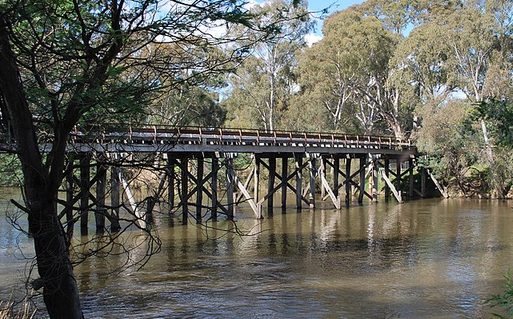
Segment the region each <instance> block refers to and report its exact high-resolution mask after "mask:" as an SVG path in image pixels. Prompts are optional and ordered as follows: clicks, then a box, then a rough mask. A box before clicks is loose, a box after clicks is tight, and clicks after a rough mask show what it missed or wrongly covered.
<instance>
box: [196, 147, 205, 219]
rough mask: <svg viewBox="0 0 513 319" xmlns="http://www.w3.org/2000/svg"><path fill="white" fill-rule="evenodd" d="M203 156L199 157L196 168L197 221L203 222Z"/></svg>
mask: <svg viewBox="0 0 513 319" xmlns="http://www.w3.org/2000/svg"><path fill="white" fill-rule="evenodd" d="M203 162H204V160H203V156H199V157H198V167H197V169H196V174H197V176H196V178H197V182H196V184H197V185H196V222H198V223H199V222H201V218H202V209H203V187H204V186H203Z"/></svg>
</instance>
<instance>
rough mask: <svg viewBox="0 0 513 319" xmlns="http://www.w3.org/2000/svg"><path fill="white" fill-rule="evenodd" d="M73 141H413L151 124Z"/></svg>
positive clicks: (377, 144) (393, 145)
mask: <svg viewBox="0 0 513 319" xmlns="http://www.w3.org/2000/svg"><path fill="white" fill-rule="evenodd" d="M71 141H72V142H79V143H80V142H82V143H84V142H88V143H91V142H96V143H109V142H110V143H120V142H121V143H135V144H139V143H155V144H157V143H158V144H204V145H253V146H271V145H273V146H305V147H306V146H318V147H350V148H351V147H353V148H368V147H373V148H386V149H409V148H411V147H412V143H411V141H409V140H408V141H406V140H400V139H396V138H395V137H391V136H370V135H354V134H344V133H325V132H293V131H260V130H253V129H237V128H205V127H171V126H147V127H137V128H133V127H128V128H127V129H124V130H121V129H119V130H117V129H112V128H111V129H109V130H108V131H107V130H99V129H97V130H89V131H88V132H81V131H80V130H78V129H77V130H75V131H74V132H72V133H71Z"/></svg>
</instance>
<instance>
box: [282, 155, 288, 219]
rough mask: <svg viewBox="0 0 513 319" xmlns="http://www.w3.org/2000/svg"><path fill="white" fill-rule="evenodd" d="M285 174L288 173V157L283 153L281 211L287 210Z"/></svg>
mask: <svg viewBox="0 0 513 319" xmlns="http://www.w3.org/2000/svg"><path fill="white" fill-rule="evenodd" d="M287 174H288V157H287V155H283V157H282V159H281V178H282V185H281V211H282V213H285V211H286V210H287V183H288V181H287Z"/></svg>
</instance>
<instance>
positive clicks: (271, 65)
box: [227, 0, 312, 131]
mask: <svg viewBox="0 0 513 319" xmlns="http://www.w3.org/2000/svg"><path fill="white" fill-rule="evenodd" d="M252 12H254V13H256V14H258V15H259V16H260V19H259V23H261V24H263V25H265V24H268V23H272V24H274V26H275V28H276V32H277V36H276V37H275V38H274V39H273V40H271V41H266V42H261V43H259V44H258V45H257V46H256V47H255V48H254V50H253V54H252V56H251V58H249V59H247V60H246V61H245V62H244V63H243V64H242V65H241V66H240V67H239V68H238V69H237V70H236V72H235V73H234V74H232V75H231V76H230V84H231V87H232V91H231V96H230V98H229V100H228V101H227V105H228V107H230V108H231V110H232V112H233V113H234V114H235V116H234V117H233V118H232V121H231V123H230V124H232V125H235V126H240V125H245V126H252V127H255V128H264V129H265V130H270V131H273V130H275V129H276V128H277V126H278V122H279V120H280V117H281V115H282V113H283V111H284V110H285V109H286V108H287V104H288V103H289V99H290V97H291V95H292V93H293V91H294V87H295V84H296V81H295V73H294V71H295V68H296V64H297V60H296V55H297V54H298V52H299V51H300V50H301V49H302V48H303V47H304V46H305V45H306V43H305V39H304V37H305V35H306V34H307V33H308V32H309V31H310V30H311V28H312V22H311V20H310V13H309V12H308V10H307V3H306V1H303V0H301V1H287V0H273V1H267V2H265V3H264V4H263V5H256V6H255V7H254V8H252ZM277 21H281V22H279V23H276V22H277ZM237 32H246V29H245V28H240V29H239V30H236V31H235V33H237ZM241 105H247V106H248V108H243V109H241V108H240V106H241Z"/></svg>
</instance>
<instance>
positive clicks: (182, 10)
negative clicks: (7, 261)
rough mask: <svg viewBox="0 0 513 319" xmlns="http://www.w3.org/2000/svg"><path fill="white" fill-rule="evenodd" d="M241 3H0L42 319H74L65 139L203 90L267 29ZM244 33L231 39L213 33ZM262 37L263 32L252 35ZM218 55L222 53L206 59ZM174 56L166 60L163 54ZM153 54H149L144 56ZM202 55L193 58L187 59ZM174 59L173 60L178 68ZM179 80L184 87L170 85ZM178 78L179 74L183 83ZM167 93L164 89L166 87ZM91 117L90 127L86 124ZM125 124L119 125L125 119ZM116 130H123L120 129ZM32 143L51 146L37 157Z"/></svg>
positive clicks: (4, 105)
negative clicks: (62, 204)
mask: <svg viewBox="0 0 513 319" xmlns="http://www.w3.org/2000/svg"><path fill="white" fill-rule="evenodd" d="M245 4H246V3H245V2H244V1H222V0H214V1H199V0H194V1H187V2H182V1H165V2H163V1H162V2H161V1H154V0H133V1H124V0H111V1H92V0H55V1H43V0H30V1H28V0H9V1H2V2H0V65H1V66H2V67H1V68H0V97H1V98H0V104H1V112H2V119H3V120H4V121H5V122H6V123H8V127H9V128H10V129H11V130H12V134H13V137H14V140H15V146H16V150H15V152H16V154H17V155H18V157H19V159H20V162H21V166H22V170H23V193H24V199H25V202H24V203H19V204H18V206H19V207H20V209H22V210H24V211H25V212H26V213H27V215H28V220H29V232H30V235H31V237H32V238H33V240H34V246H35V252H36V259H37V270H38V273H39V276H40V278H39V279H37V280H35V281H34V288H36V289H40V288H42V289H43V299H44V302H45V304H46V307H47V310H48V313H49V315H50V318H67V319H73V318H82V317H83V315H82V309H81V305H80V299H79V294H78V288H77V285H76V282H75V280H74V277H73V269H72V260H71V257H70V254H69V246H68V245H69V241H68V240H67V237H66V234H65V232H64V227H63V224H62V223H61V220H60V219H59V212H58V211H57V205H56V203H57V202H58V196H57V195H58V190H59V187H60V185H61V183H62V181H63V176H64V174H65V170H66V169H67V167H66V148H67V143H68V137H69V132H70V131H72V130H73V127H74V126H75V125H77V124H79V123H82V124H83V125H88V124H90V123H87V122H86V120H90V119H92V118H94V120H95V121H96V122H97V123H100V124H101V122H102V119H103V117H98V116H95V117H93V116H94V114H104V115H108V116H106V117H107V119H111V120H112V119H116V118H123V117H125V116H126V117H129V118H130V117H132V116H133V114H141V113H144V106H145V105H147V103H148V101H149V100H150V99H153V98H154V95H153V94H156V93H159V92H162V90H163V89H165V88H169V87H174V86H175V85H176V84H177V83H183V82H184V80H188V79H200V80H199V81H200V82H201V81H204V80H206V79H208V78H209V77H210V75H217V74H218V73H219V72H222V71H225V70H226V69H228V68H231V67H232V62H236V61H237V60H239V59H242V58H244V57H245V56H246V55H247V52H248V51H249V50H248V48H250V47H251V46H252V45H253V44H254V43H256V42H258V41H260V40H262V39H263V38H266V37H268V36H269V35H270V34H272V31H274V30H271V29H272V28H260V27H259V26H258V25H255V24H253V23H252V19H253V18H255V16H254V15H253V14H250V13H248V11H247V10H246V9H245ZM235 24H243V25H245V26H247V27H248V28H251V29H252V30H253V32H251V36H249V34H248V33H247V32H245V33H239V34H237V35H235V36H232V35H228V34H215V33H212V32H210V30H213V29H214V28H219V27H222V28H226V27H228V28H230V27H231V26H233V25H235ZM256 30H260V31H262V32H257V31H256ZM220 45H222V46H223V47H224V49H225V50H226V49H227V48H229V50H227V51H225V53H224V54H218V52H219V50H214V48H217V47H218V46H220ZM170 46H173V50H174V52H177V53H179V54H178V55H174V54H172V53H169V52H168V51H167V50H168V49H169V47H170ZM150 47H151V50H148V48H150ZM200 51H201V52H202V53H203V54H194V53H193V52H200ZM177 56H178V57H179V59H177ZM184 70H188V72H185V74H186V78H185V79H184V78H183V77H176V74H177V73H179V72H183V71H184ZM182 74H183V73H182ZM164 86H165V87H164ZM88 116H89V117H88ZM126 117H125V118H126ZM120 121H121V120H120ZM40 143H50V144H51V149H50V150H49V152H48V153H47V154H45V155H44V154H42V153H41V151H40V148H39V145H40Z"/></svg>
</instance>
